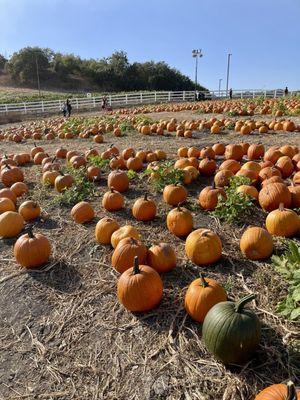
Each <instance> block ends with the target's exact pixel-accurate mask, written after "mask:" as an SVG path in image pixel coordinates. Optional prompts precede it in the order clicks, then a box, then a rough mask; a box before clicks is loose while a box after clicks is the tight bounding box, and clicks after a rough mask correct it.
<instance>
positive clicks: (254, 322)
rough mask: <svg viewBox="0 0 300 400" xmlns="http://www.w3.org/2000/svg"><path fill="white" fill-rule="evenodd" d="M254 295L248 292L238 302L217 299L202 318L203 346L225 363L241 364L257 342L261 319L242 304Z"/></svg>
mask: <svg viewBox="0 0 300 400" xmlns="http://www.w3.org/2000/svg"><path fill="white" fill-rule="evenodd" d="M254 298H255V295H252V294H250V295H248V296H246V297H244V298H243V299H241V300H239V301H237V302H232V301H222V302H221V303H217V304H216V305H214V306H213V307H212V308H211V309H210V311H209V312H208V313H207V315H206V317H205V319H204V323H203V328H202V338H203V340H204V343H205V346H206V348H207V350H209V351H210V352H211V353H212V354H213V355H214V356H215V357H216V358H217V359H218V360H220V361H222V362H223V363H224V364H237V365H241V364H244V363H245V362H247V361H248V360H249V359H250V358H251V357H252V355H253V353H254V351H255V350H256V348H257V347H258V345H259V342H260V337H261V324H260V321H259V319H258V317H257V316H256V314H255V313H254V312H253V311H251V310H249V309H245V308H244V307H245V305H246V304H247V303H248V302H249V301H251V300H253V299H254Z"/></svg>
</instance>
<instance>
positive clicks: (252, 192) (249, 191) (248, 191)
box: [236, 185, 258, 200]
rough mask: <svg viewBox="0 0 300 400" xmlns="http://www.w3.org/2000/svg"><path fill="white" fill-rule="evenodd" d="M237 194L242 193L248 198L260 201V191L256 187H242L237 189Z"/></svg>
mask: <svg viewBox="0 0 300 400" xmlns="http://www.w3.org/2000/svg"><path fill="white" fill-rule="evenodd" d="M236 191H237V193H242V194H245V195H247V196H250V197H252V198H253V199H254V200H257V199H258V191H257V189H256V188H255V187H254V186H251V185H241V186H239V187H238V188H237V190H236Z"/></svg>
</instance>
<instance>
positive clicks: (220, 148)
mask: <svg viewBox="0 0 300 400" xmlns="http://www.w3.org/2000/svg"><path fill="white" fill-rule="evenodd" d="M212 149H213V151H214V153H215V154H216V155H217V156H222V155H223V154H224V153H225V145H224V144H223V143H215V144H214V145H213V147H212Z"/></svg>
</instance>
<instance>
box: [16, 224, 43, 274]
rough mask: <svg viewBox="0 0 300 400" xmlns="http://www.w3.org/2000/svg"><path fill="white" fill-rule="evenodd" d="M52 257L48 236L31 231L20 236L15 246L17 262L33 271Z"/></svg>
mask: <svg viewBox="0 0 300 400" xmlns="http://www.w3.org/2000/svg"><path fill="white" fill-rule="evenodd" d="M50 255H51V245H50V242H49V240H48V239H47V238H46V236H44V235H42V234H40V233H36V234H33V232H32V230H31V229H28V233H25V234H24V235H22V236H20V237H19V239H18V240H17V241H16V243H15V245H14V256H15V258H16V260H17V262H18V263H19V264H20V265H21V266H22V267H25V268H28V269H33V268H38V267H41V266H42V265H43V264H45V263H46V262H47V261H48V260H49V257H50Z"/></svg>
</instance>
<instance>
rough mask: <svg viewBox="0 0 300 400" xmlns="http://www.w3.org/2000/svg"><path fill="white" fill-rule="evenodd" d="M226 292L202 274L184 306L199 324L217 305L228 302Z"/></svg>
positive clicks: (192, 287) (194, 284)
mask: <svg viewBox="0 0 300 400" xmlns="http://www.w3.org/2000/svg"><path fill="white" fill-rule="evenodd" d="M226 299H227V296H226V292H225V290H224V289H223V288H222V286H220V285H219V284H218V282H217V281H215V280H214V279H210V278H205V277H204V275H203V274H200V278H198V279H195V280H194V281H193V282H192V283H191V284H190V286H189V287H188V290H187V292H186V295H185V299H184V306H185V310H186V312H187V313H188V314H189V315H190V316H191V317H192V318H193V319H194V320H195V321H198V322H201V323H202V322H203V321H204V318H205V316H206V314H207V313H208V311H209V310H210V309H211V308H212V307H213V306H214V305H215V304H217V303H220V302H221V301H226Z"/></svg>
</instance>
